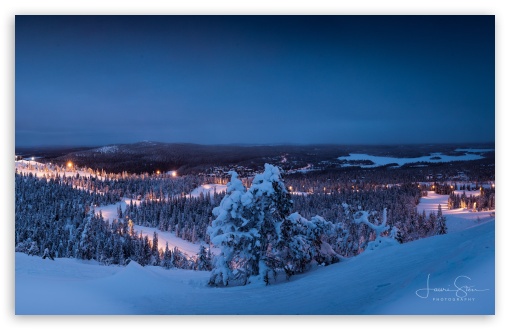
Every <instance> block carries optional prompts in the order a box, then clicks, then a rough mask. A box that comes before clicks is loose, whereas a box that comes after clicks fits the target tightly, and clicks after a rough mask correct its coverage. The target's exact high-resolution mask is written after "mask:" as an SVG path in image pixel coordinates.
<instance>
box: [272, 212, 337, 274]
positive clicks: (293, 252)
mask: <svg viewBox="0 0 510 330" xmlns="http://www.w3.org/2000/svg"><path fill="white" fill-rule="evenodd" d="M280 229H281V237H280V240H279V242H278V245H277V248H278V252H277V258H278V261H279V266H280V267H281V268H283V270H284V271H285V273H286V276H287V279H288V278H290V276H291V275H294V274H295V273H301V272H304V271H306V270H307V269H308V268H309V267H310V265H311V263H312V262H313V261H315V262H317V263H318V264H321V265H329V264H331V263H335V262H338V261H339V260H340V257H339V255H338V254H337V253H336V252H335V251H334V250H333V248H332V247H331V246H330V245H329V244H328V243H327V242H326V240H324V239H323V236H334V235H335V234H336V232H335V225H333V223H331V222H329V221H326V220H324V218H322V217H320V216H315V217H313V218H312V219H311V220H307V219H305V218H304V217H302V216H301V215H300V214H299V213H292V214H291V215H289V216H288V217H286V218H285V220H284V221H283V223H282V225H281V227H280Z"/></svg>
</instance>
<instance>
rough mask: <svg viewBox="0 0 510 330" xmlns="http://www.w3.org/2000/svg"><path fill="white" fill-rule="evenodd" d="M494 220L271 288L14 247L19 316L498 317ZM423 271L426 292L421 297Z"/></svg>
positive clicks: (361, 257) (202, 274)
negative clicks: (215, 284) (211, 283)
mask: <svg viewBox="0 0 510 330" xmlns="http://www.w3.org/2000/svg"><path fill="white" fill-rule="evenodd" d="M494 224H495V222H494V221H489V222H487V223H484V224H480V225H475V226H474V227H472V228H468V229H465V230H462V231H458V232H453V233H449V234H447V235H443V236H434V237H431V238H427V239H422V240H418V241H414V242H410V243H407V244H403V245H398V246H392V247H387V248H384V249H382V250H377V251H373V252H370V253H364V254H361V255H359V256H358V257H355V258H352V259H351V260H349V261H345V262H341V263H338V264H334V265H331V266H328V267H319V268H318V269H316V270H313V271H310V272H308V273H306V274H303V275H299V276H295V277H293V278H291V281H289V282H286V283H282V284H277V285H269V286H265V285H264V284H263V283H251V284H250V285H247V286H242V287H232V288H212V287H208V286H207V280H208V278H209V273H208V272H200V271H185V270H177V269H171V270H165V269H163V268H161V267H140V266H139V265H138V264H136V263H130V264H129V265H128V266H127V267H113V266H109V267H107V266H100V265H98V264H96V263H95V262H84V261H81V260H75V259H56V260H55V261H51V260H47V259H46V260H43V259H41V258H40V257H32V256H28V255H25V254H21V253H16V272H15V277H16V278H15V280H16V281H15V283H16V289H15V296H16V297H15V298H16V299H15V309H16V314H190V315H195V314H229V315H230V314H256V315H259V314H264V315H265V314H335V315H338V314H494V312H495V301H494V298H495V275H494V267H495V259H494V231H495V230H494V228H495V225H494ZM429 276H430V279H429V288H430V289H431V291H429V295H428V297H427V298H423V296H424V292H425V291H424V290H423V289H424V288H426V287H427V278H428V277H429ZM456 281H457V282H456ZM456 284H457V287H460V288H457V287H455V285H456ZM468 287H469V288H470V289H471V291H468V290H467V288H468ZM437 288H443V289H444V290H446V289H448V290H450V291H443V292H436V291H437ZM420 289H421V291H418V293H419V294H420V295H421V296H422V297H420V296H418V295H417V290H420ZM434 289H436V291H433V290H434ZM454 290H455V291H454ZM473 290H482V291H473ZM459 295H460V297H459ZM458 298H464V300H462V299H458ZM468 298H469V300H467V299H468Z"/></svg>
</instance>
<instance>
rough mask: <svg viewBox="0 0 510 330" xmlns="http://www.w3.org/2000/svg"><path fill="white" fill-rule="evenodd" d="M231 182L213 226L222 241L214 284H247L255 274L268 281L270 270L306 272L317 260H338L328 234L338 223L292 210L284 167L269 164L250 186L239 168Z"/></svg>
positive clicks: (217, 241) (216, 237) (215, 238)
mask: <svg viewBox="0 0 510 330" xmlns="http://www.w3.org/2000/svg"><path fill="white" fill-rule="evenodd" d="M230 174H231V176H232V178H231V181H230V182H229V183H228V184H227V192H226V195H225V197H224V198H223V200H222V201H221V203H220V206H218V207H216V208H215V209H214V210H213V214H214V216H216V219H215V220H214V221H212V224H211V226H210V227H209V235H210V237H211V241H212V243H213V244H214V245H216V246H218V247H220V249H221V253H220V254H219V255H218V256H216V258H215V260H214V264H213V270H212V274H211V278H210V282H209V283H210V284H211V285H229V283H230V284H232V283H233V284H234V285H239V284H243V285H244V284H246V283H247V282H248V279H249V278H250V276H255V277H258V278H259V279H264V281H265V282H266V283H269V274H271V273H272V274H273V275H275V274H276V273H277V272H278V271H285V272H286V273H287V276H290V275H292V274H294V273H295V272H302V271H304V270H306V269H307V268H308V266H309V265H310V264H311V263H312V262H313V261H316V262H318V263H332V262H335V261H338V256H337V254H336V253H335V252H334V251H333V249H332V248H331V246H330V245H329V244H327V243H326V242H325V240H323V235H324V234H326V233H328V234H331V232H332V231H334V225H333V224H332V223H331V222H328V221H326V220H324V219H323V218H322V217H314V218H312V220H311V221H309V220H307V219H305V218H303V217H301V216H300V215H299V214H298V213H293V214H290V213H291V210H292V200H291V196H290V193H289V192H288V191H287V188H286V187H285V184H284V181H283V180H282V177H281V173H280V169H279V168H277V167H276V166H273V165H269V164H266V165H265V170H264V172H263V173H261V174H257V175H256V176H255V177H254V179H253V182H252V184H251V186H250V188H249V189H246V187H245V186H244V185H243V183H242V182H241V180H240V179H239V178H238V176H237V173H236V172H231V173H230Z"/></svg>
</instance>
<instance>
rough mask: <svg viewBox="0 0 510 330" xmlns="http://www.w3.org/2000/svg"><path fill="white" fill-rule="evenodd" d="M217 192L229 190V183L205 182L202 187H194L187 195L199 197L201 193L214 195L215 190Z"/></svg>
mask: <svg viewBox="0 0 510 330" xmlns="http://www.w3.org/2000/svg"><path fill="white" fill-rule="evenodd" d="M215 191H216V193H218V194H219V193H222V192H225V191H227V185H224V184H214V183H211V184H203V185H201V186H200V187H197V188H195V189H193V191H192V192H191V193H189V194H187V195H186V197H188V198H189V197H199V196H200V194H203V195H204V196H205V195H206V194H207V193H209V195H211V196H212V195H214V192H215Z"/></svg>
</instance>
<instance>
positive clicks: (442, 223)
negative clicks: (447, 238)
mask: <svg viewBox="0 0 510 330" xmlns="http://www.w3.org/2000/svg"><path fill="white" fill-rule="evenodd" d="M435 230H436V235H444V234H446V233H447V232H448V228H447V227H446V217H445V216H444V215H443V211H442V210H441V204H438V205H437V217H436V224H435Z"/></svg>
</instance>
